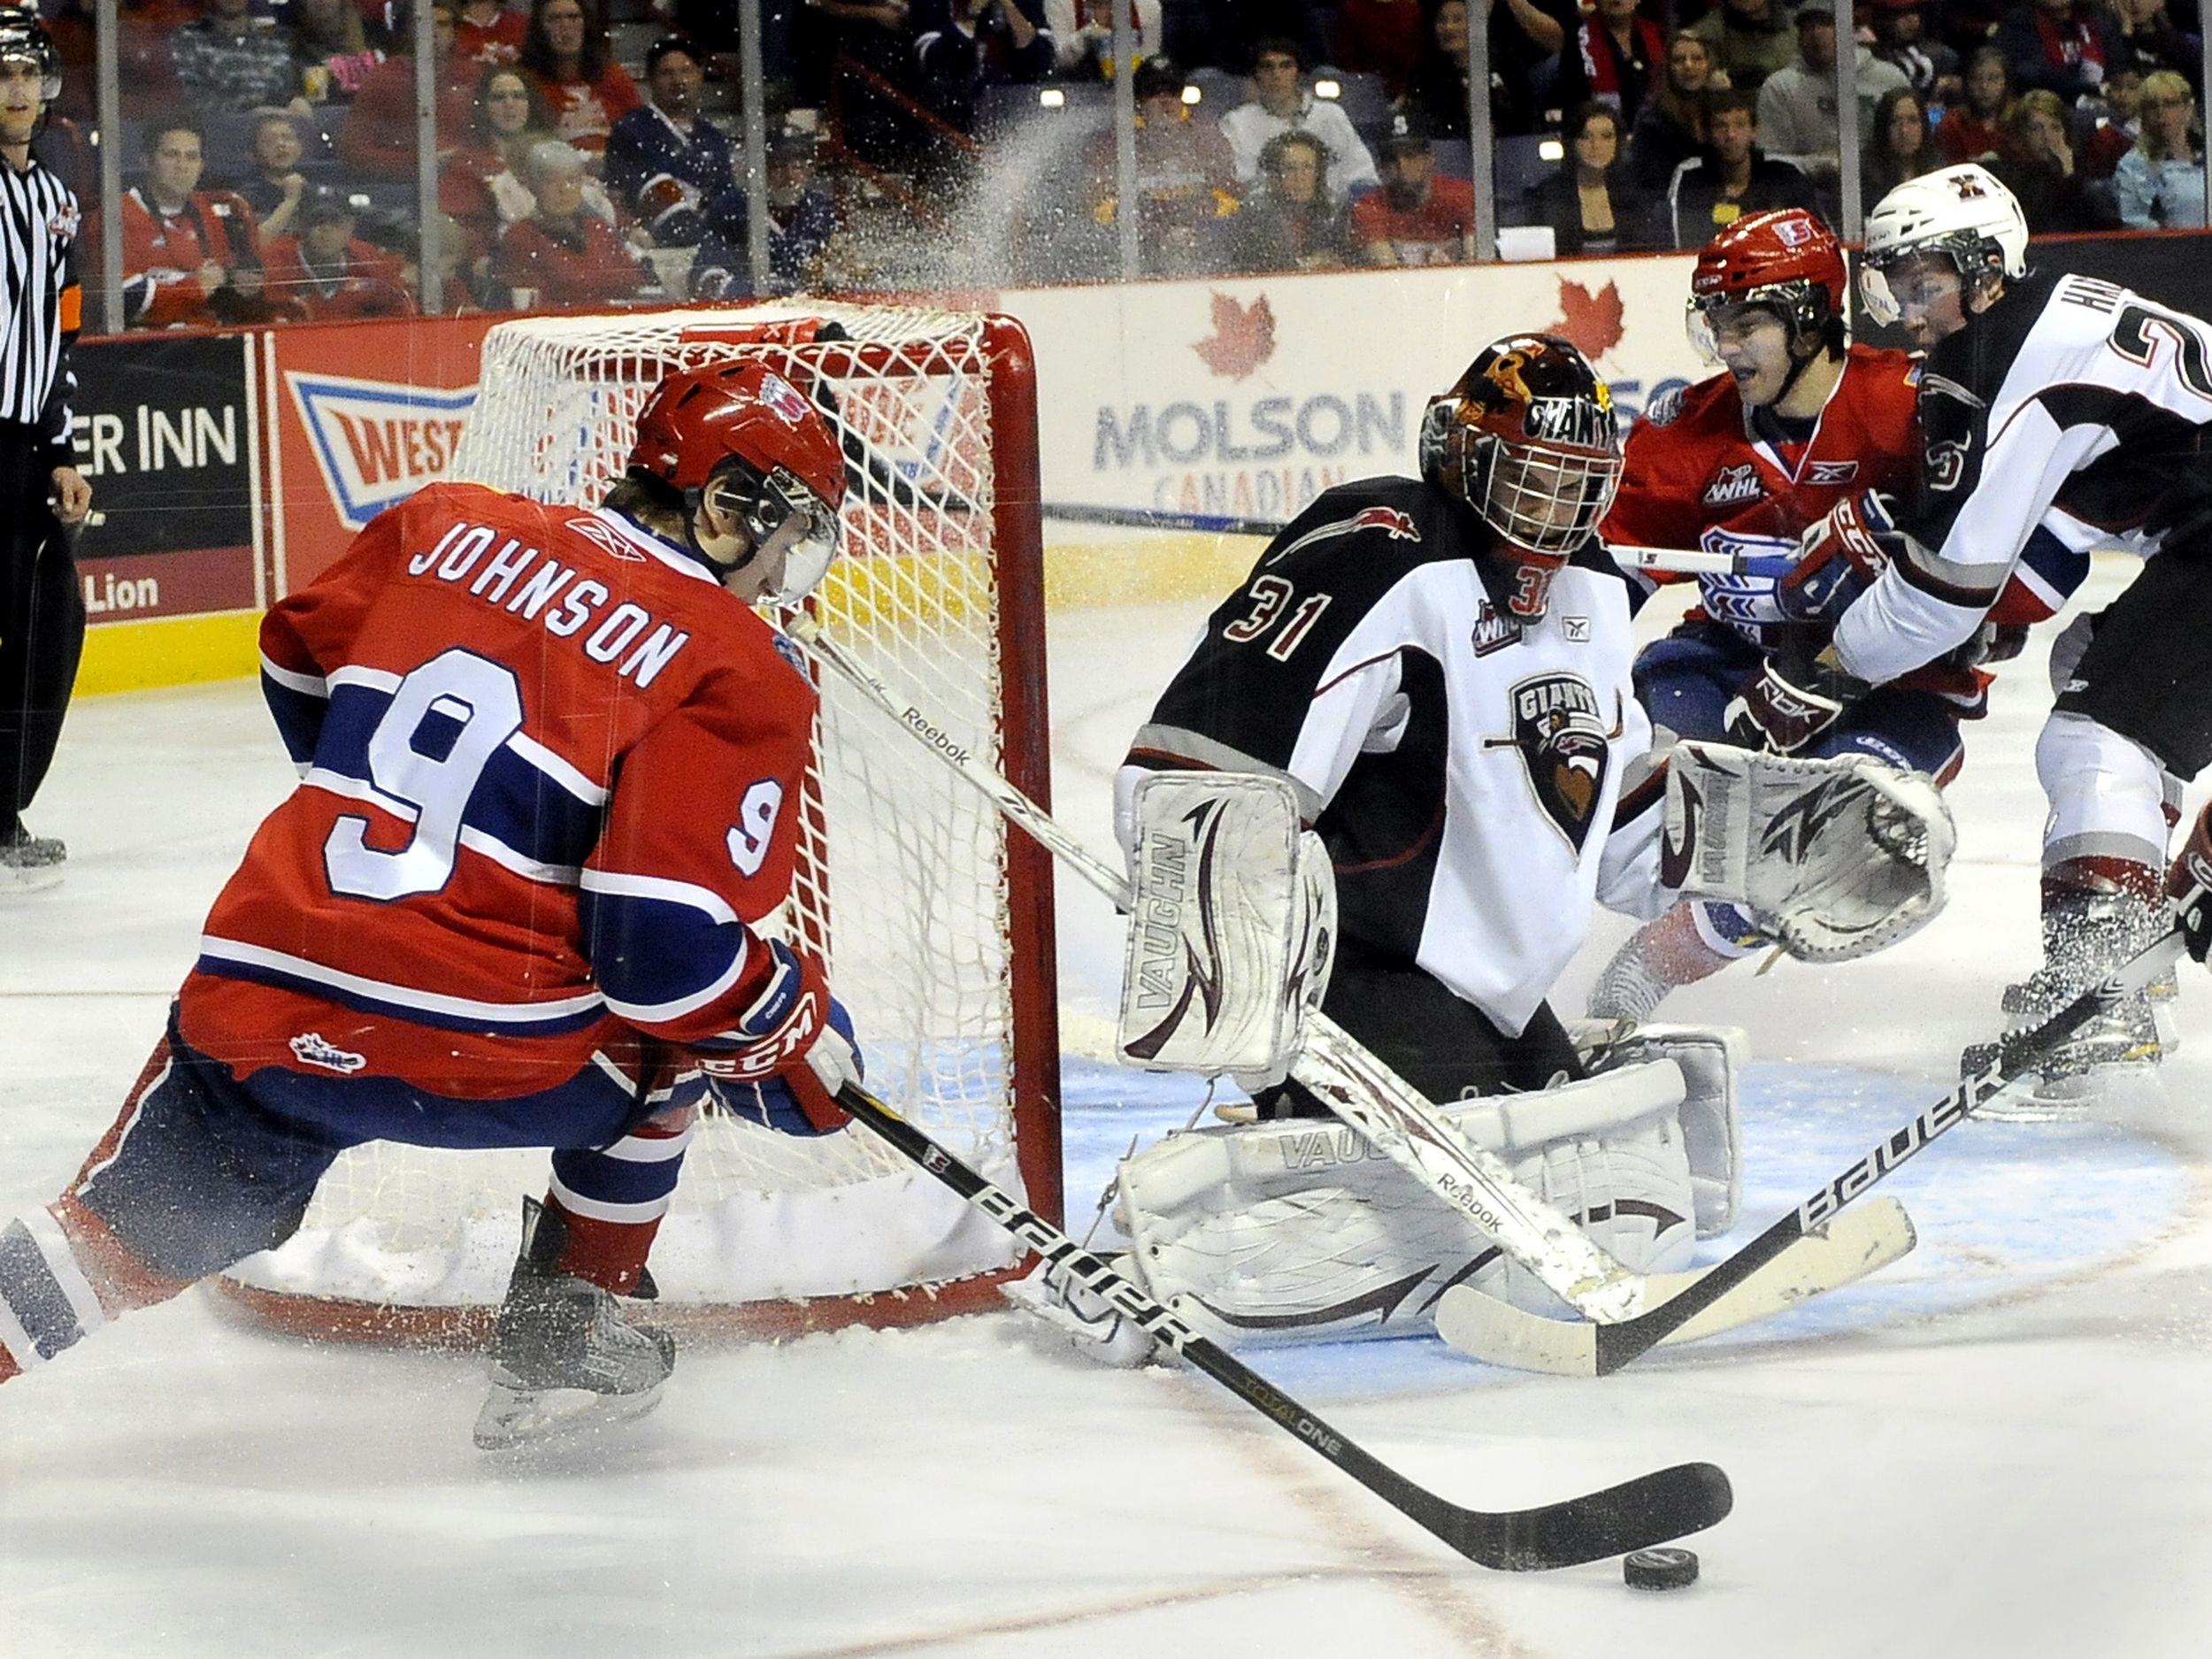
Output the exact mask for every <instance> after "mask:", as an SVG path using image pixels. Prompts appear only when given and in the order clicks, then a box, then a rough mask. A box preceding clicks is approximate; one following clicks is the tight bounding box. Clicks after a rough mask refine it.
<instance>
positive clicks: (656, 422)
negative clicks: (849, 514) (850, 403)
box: [630, 360, 845, 604]
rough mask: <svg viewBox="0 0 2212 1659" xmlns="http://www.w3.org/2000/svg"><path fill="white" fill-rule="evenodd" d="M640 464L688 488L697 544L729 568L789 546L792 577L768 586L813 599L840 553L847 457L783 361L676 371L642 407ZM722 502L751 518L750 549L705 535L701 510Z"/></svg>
mask: <svg viewBox="0 0 2212 1659" xmlns="http://www.w3.org/2000/svg"><path fill="white" fill-rule="evenodd" d="M630 470H631V471H632V472H642V473H645V474H646V475H648V476H649V477H652V478H656V479H658V480H660V481H661V482H662V483H664V484H667V485H669V486H671V487H672V488H675V489H677V490H680V491H681V492H682V494H683V497H684V504H685V511H686V521H687V525H688V526H689V527H690V533H691V540H692V545H693V546H694V547H695V548H696V549H698V551H699V553H700V555H701V556H702V557H704V558H705V559H706V560H707V562H708V563H709V564H710V565H713V566H714V568H715V569H716V570H717V571H718V572H721V573H722V574H724V575H728V574H730V573H731V572H734V571H738V570H741V569H743V568H745V567H746V566H747V565H750V564H752V563H753V562H754V561H755V560H756V559H757V558H760V557H764V556H767V557H772V556H773V555H774V554H776V553H778V552H781V553H783V555H784V580H783V582H782V583H781V585H780V587H779V588H777V590H776V591H775V593H774V594H772V595H768V596H769V597H772V598H776V599H779V600H780V601H782V602H783V603H787V604H788V603H795V602H796V601H798V600H800V599H803V598H804V597H805V596H806V595H807V594H808V593H809V592H810V590H811V589H812V588H813V587H814V584H815V583H816V582H818V581H819V580H821V579H822V574H823V572H825V571H826V570H827V569H828V568H829V562H830V560H831V559H832V558H833V557H835V555H836V552H837V544H838V539H839V521H838V510H839V508H840V507H841V506H842V505H843V504H844V500H845V457H844V454H843V452H842V451H841V449H839V447H838V442H837V437H836V434H834V433H833V432H832V431H831V430H830V426H829V423H828V421H826V420H825V419H823V417H822V412H821V411H820V410H818V409H817V408H816V407H815V406H814V404H813V403H811V402H810V401H809V399H808V398H807V396H806V394H805V393H804V392H803V391H801V390H800V389H799V388H798V387H797V386H795V385H794V384H793V383H792V381H791V380H789V379H788V378H787V377H786V375H785V374H784V373H780V372H779V371H778V370H777V369H774V368H772V367H770V366H768V365H765V364H763V363H761V362H759V361H757V360H750V361H744V362H736V363H725V364H718V365H715V366H714V367H712V368H706V369H687V370H684V371H682V372H680V373H675V374H672V375H670V376H668V378H667V379H665V380H663V381H662V382H661V383H660V384H659V385H658V386H657V387H656V388H653V395H652V396H651V397H649V398H648V399H647V400H646V403H645V407H644V409H643V410H642V411H641V412H640V413H639V415H638V421H637V441H636V442H635V444H634V446H633V447H632V449H631V450H630ZM705 502H712V503H715V504H716V506H717V507H718V510H720V511H722V512H723V513H725V514H726V515H729V516H733V517H735V518H737V519H739V521H740V522H741V523H742V524H743V525H744V526H745V529H746V533H747V534H748V536H749V539H750V543H751V545H750V549H749V550H745V551H736V549H729V550H730V551H735V552H736V557H723V555H724V553H725V550H726V549H724V548H723V547H721V546H719V545H716V546H709V545H706V544H705V543H703V541H702V540H701V534H700V529H699V524H698V515H699V508H700V506H701V504H702V503H705Z"/></svg>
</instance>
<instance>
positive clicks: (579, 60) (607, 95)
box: [520, 0, 645, 158]
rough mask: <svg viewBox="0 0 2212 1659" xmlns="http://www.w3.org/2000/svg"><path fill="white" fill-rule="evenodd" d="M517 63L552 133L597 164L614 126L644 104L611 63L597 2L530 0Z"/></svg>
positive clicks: (627, 74)
mask: <svg viewBox="0 0 2212 1659" xmlns="http://www.w3.org/2000/svg"><path fill="white" fill-rule="evenodd" d="M520 61H521V64H522V66H523V67H524V68H525V69H526V70H528V71H529V72H530V73H531V74H532V76H533V77H534V78H535V79H536V81H537V83H538V94H539V96H541V97H542V98H544V100H545V107H546V109H547V111H549V113H550V114H551V115H552V118H553V130H554V131H555V132H556V133H557V134H559V135H560V136H561V137H562V138H564V139H565V140H566V141H567V142H569V143H570V144H571V145H572V146H573V147H574V148H575V149H576V150H579V151H580V152H582V153H583V154H584V155H586V156H588V157H593V158H596V157H598V155H599V153H600V151H602V150H604V149H605V148H606V147H607V134H609V133H611V132H612V131H613V130H614V124H615V123H616V122H617V121H618V120H620V119H622V118H623V117H624V116H626V115H627V114H628V113H629V112H630V111H632V110H634V109H637V108H638V107H640V106H641V104H644V102H645V98H644V96H643V95H642V94H641V93H640V92H639V91H638V89H637V82H636V81H633V80H631V79H630V72H629V71H628V70H626V69H625V68H624V67H623V66H622V65H620V64H618V63H617V62H615V60H614V50H613V48H612V47H611V46H610V45H609V44H608V42H607V26H606V24H605V22H604V21H603V19H602V18H601V15H600V13H599V12H598V10H597V4H596V0H533V4H532V5H531V8H530V33H529V36H528V38H527V39H526V41H525V42H523V48H522V58H521V59H520Z"/></svg>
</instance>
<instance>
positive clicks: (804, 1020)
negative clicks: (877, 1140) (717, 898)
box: [700, 939, 861, 1131]
mask: <svg viewBox="0 0 2212 1659" xmlns="http://www.w3.org/2000/svg"><path fill="white" fill-rule="evenodd" d="M764 949H766V950H767V952H768V953H769V956H771V958H772V967H771V971H770V972H769V976H768V983H767V985H766V987H764V989H763V990H762V991H761V993H760V995H758V996H757V997H756V998H754V1000H753V1005H752V1006H751V1007H750V1008H749V1009H748V1010H745V1013H744V1014H743V1015H742V1016H741V1018H739V1020H738V1022H737V1024H736V1025H734V1026H733V1027H732V1028H731V1029H730V1030H728V1031H726V1032H724V1033H721V1035H720V1036H719V1037H718V1038H717V1039H714V1040H712V1041H709V1042H707V1043H703V1044H702V1045H701V1048H702V1049H703V1052H702V1054H701V1056H700V1069H701V1070H702V1071H704V1072H705V1073H706V1074H707V1076H708V1078H709V1079H710V1083H711V1084H713V1085H714V1086H717V1087H719V1088H721V1089H722V1090H723V1091H724V1092H725V1093H726V1094H741V1093H742V1091H741V1090H738V1089H733V1088H731V1087H729V1086H731V1085H744V1084H757V1085H760V1086H762V1087H763V1089H764V1098H765V1090H766V1087H767V1086H769V1085H771V1084H773V1085H774V1087H776V1088H778V1089H780V1090H781V1091H783V1092H784V1093H785V1094H787V1095H788V1096H789V1098H790V1099H791V1100H792V1101H793V1102H795V1103H796V1105H797V1107H798V1110H799V1111H800V1113H801V1114H802V1115H803V1117H804V1118H805V1119H806V1121H807V1122H808V1123H810V1124H811V1125H813V1126H814V1127H815V1128H816V1129H817V1130H821V1131H828V1130H832V1129H841V1128H842V1127H844V1125H845V1124H846V1123H847V1122H848V1121H849V1115H848V1114H847V1112H846V1111H845V1110H844V1108H842V1107H841V1106H840V1105H838V1103H837V1102H836V1099H835V1098H834V1097H835V1095H836V1093H837V1091H838V1090H839V1089H841V1088H842V1087H844V1086H845V1085H846V1084H848V1083H857V1082H858V1081H860V1078H861V1065H860V1050H859V1048H857V1046H856V1044H855V1043H854V1041H853V1039H852V1022H851V1020H850V1018H846V1019H844V1020H843V1021H842V1024H840V1020H839V1018H838V1017H839V1016H840V1015H841V1014H843V1013H844V1010H843V1009H842V1008H841V1007H840V1006H839V1004H838V1003H837V1002H836V1001H835V1000H834V999H833V997H832V996H831V995H830V994H829V986H828V985H827V983H826V981H825V980H824V979H823V975H822V964H821V961H820V959H819V958H818V957H816V956H800V955H799V954H798V953H797V952H795V951H794V950H793V949H791V947H790V946H788V945H787V944H785V943H784V942H783V941H781V940H777V939H772V940H768V941H765V942H764Z"/></svg>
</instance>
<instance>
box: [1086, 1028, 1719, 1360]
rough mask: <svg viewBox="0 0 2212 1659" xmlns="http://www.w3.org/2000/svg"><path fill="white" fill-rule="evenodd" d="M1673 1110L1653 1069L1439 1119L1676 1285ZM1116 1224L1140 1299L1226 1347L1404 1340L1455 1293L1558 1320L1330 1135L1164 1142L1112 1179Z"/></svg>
mask: <svg viewBox="0 0 2212 1659" xmlns="http://www.w3.org/2000/svg"><path fill="white" fill-rule="evenodd" d="M1682 1098H1683V1084H1682V1074H1681V1072H1680V1071H1678V1069H1677V1068H1676V1067H1675V1066H1674V1065H1673V1064H1668V1063H1664V1062H1661V1063H1658V1064H1648V1065H1636V1066H1624V1067H1623V1068H1622V1069H1621V1070H1620V1071H1617V1072H1613V1073H1609V1074H1608V1075H1606V1076H1604V1077H1599V1078H1593V1079H1585V1080H1583V1081H1580V1082H1577V1083H1571V1084H1567V1085H1564V1086H1563V1087H1559V1088H1556V1089H1550V1090H1544V1091H1541V1092H1538V1093H1533V1094H1522V1095H1512V1096H1505V1097H1500V1098H1493V1099H1487V1100H1479V1101H1469V1102H1460V1103H1458V1104H1456V1105H1454V1106H1449V1107H1446V1108H1444V1109H1443V1111H1444V1116H1445V1117H1446V1118H1447V1119H1448V1120H1449V1121H1451V1122H1452V1123H1453V1124H1454V1125H1455V1127H1457V1128H1458V1129H1459V1130H1460V1132H1461V1133H1463V1134H1465V1135H1466V1136H1467V1137H1468V1138H1469V1139H1470V1140H1471V1141H1478V1142H1480V1143H1481V1144H1483V1145H1485V1146H1486V1147H1489V1148H1492V1149H1494V1150H1498V1151H1501V1152H1502V1153H1504V1154H1505V1155H1506V1156H1508V1158H1509V1162H1510V1163H1511V1165H1512V1169H1513V1173H1514V1174H1515V1176H1516V1177H1517V1179H1520V1180H1522V1181H1523V1182H1524V1183H1525V1184H1526V1185H1528V1186H1529V1187H1532V1188H1534V1189H1535V1190H1537V1191H1538V1192H1540V1193H1541V1194H1543V1195H1544V1196H1545V1197H1546V1198H1547V1199H1548V1200H1549V1201H1550V1202H1554V1203H1555V1204H1558V1205H1560V1206H1561V1207H1563V1209H1565V1210H1567V1211H1568V1212H1569V1213H1570V1214H1573V1215H1576V1216H1577V1217H1579V1218H1583V1219H1584V1222H1585V1226H1586V1231H1588V1232H1589V1233H1590V1235H1591V1236H1592V1237H1593V1238H1594V1240H1596V1241H1597V1242H1598V1244H1599V1245H1600V1246H1601V1248H1605V1249H1606V1250H1608V1251H1609V1252H1610V1253H1612V1254H1613V1255H1615V1256H1617V1257H1618V1258H1619V1259H1620V1260H1621V1261H1622V1262H1623V1263H1624V1264H1626V1265H1627V1266H1629V1267H1631V1268H1632V1269H1636V1270H1638V1271H1672V1270H1673V1269H1674V1268H1676V1267H1678V1266H1679V1265H1682V1264H1685V1263H1686V1262H1687V1260H1688V1256H1689V1249H1690V1245H1691V1240H1692V1236H1693V1233H1694V1226H1693V1224H1692V1220H1691V1217H1692V1214H1693V1211H1694V1206H1695V1200H1694V1193H1693V1189H1692V1187H1691V1184H1690V1173H1689V1164H1688V1159H1687V1156H1686V1149H1685V1147H1684V1144H1683V1138H1682V1131H1681V1127H1680V1125H1679V1123H1678V1121H1677V1118H1676V1112H1677V1109H1678V1106H1679V1104H1680V1102H1681V1100H1682ZM1116 1214H1117V1219H1118V1221H1119V1223H1120V1225H1121V1226H1122V1229H1123V1231H1124V1232H1125V1233H1127V1235H1128V1236H1129V1238H1130V1240H1132V1248H1131V1252H1130V1256H1129V1265H1130V1267H1131V1269H1132V1271H1133V1272H1135V1273H1136V1274H1137V1275H1138V1276H1139V1277H1140V1278H1141V1279H1142V1281H1143V1283H1144V1284H1145V1286H1146V1288H1147V1289H1148V1290H1149V1291H1150V1292H1151V1294H1153V1295H1154V1296H1156V1297H1157V1298H1159V1299H1160V1300H1161V1301H1164V1302H1171V1304H1172V1305H1173V1306H1174V1307H1175V1309H1176V1310H1177V1312H1178V1313H1179V1314H1180V1315H1181V1316H1182V1317H1185V1318H1186V1319H1187V1320H1188V1321H1189V1322H1190V1323H1191V1324H1192V1325H1194V1326H1196V1327H1197V1328H1198V1329H1199V1330H1201V1331H1202V1332H1203V1333H1205V1334H1207V1335H1208V1336H1210V1337H1212V1338H1213V1339H1214V1340H1217V1341H1219V1342H1221V1343H1223V1344H1224V1345H1247V1346H1248V1345H1253V1344H1263V1343H1279V1342H1286V1341H1297V1340H1316V1339H1343V1338H1347V1337H1355V1336H1387V1335H1399V1334H1405V1333H1410V1332H1414V1331H1418V1330H1421V1329H1425V1327H1426V1325H1428V1323H1429V1321H1430V1320H1431V1319H1432V1317H1433V1314H1434V1309H1435V1304H1436V1302H1437V1299H1438V1298H1439V1297H1440V1295H1441V1294H1442V1293H1443V1291H1444V1290H1445V1289H1446V1288H1447V1287H1448V1286H1450V1285H1453V1284H1468V1283H1472V1284H1476V1285H1479V1286H1482V1287H1484V1288H1486V1289H1489V1290H1491V1291H1492V1292H1493V1293H1494V1294H1504V1295H1507V1296H1509V1297H1510V1298H1511V1299H1513V1300H1515V1301H1516V1302H1522V1303H1525V1304H1526V1305H1529V1306H1531V1307H1532V1308H1536V1309H1541V1310H1546V1311H1551V1310H1555V1309H1556V1308H1557V1306H1558V1304H1557V1302H1556V1301H1555V1299H1554V1298H1553V1296H1552V1295H1551V1293H1550V1292H1549V1291H1548V1290H1546V1289H1544V1288H1543V1286H1541V1285H1540V1283H1539V1282H1538V1281H1537V1280H1535V1279H1533V1277H1532V1276H1530V1275H1528V1274H1526V1273H1525V1271H1523V1270H1521V1269H1520V1268H1518V1267H1517V1266H1515V1265H1512V1264H1511V1263H1510V1262H1509V1258H1508V1257H1506V1256H1504V1254H1503V1253H1502V1251H1501V1250H1500V1249H1499V1248H1497V1247H1496V1246H1495V1245H1494V1244H1492V1243H1490V1242H1489V1241H1488V1240H1485V1239H1483V1238H1482V1237H1481V1235H1479V1233H1474V1232H1472V1231H1471V1230H1470V1228H1469V1227H1468V1225H1467V1224H1466V1222H1465V1221H1464V1219H1463V1218H1462V1217H1459V1216H1457V1215H1455V1213H1454V1212H1453V1211H1452V1210H1449V1209H1448V1208H1447V1207H1446V1206H1444V1205H1443V1204H1440V1203H1439V1202H1437V1201H1436V1199H1435V1197H1434V1195H1433V1194H1430V1193H1429V1192H1428V1191H1427V1190H1426V1189H1425V1188H1424V1187H1422V1186H1420V1185H1419V1184H1418V1183H1417V1181H1416V1180H1415V1179H1413V1178H1412V1177H1410V1176H1409V1175H1408V1174H1407V1173H1406V1172H1405V1171H1402V1170H1401V1169H1400V1168H1399V1167H1398V1166H1397V1165H1396V1164H1393V1163H1391V1162H1390V1161H1389V1160H1387V1159H1386V1158H1385V1157H1384V1156H1382V1155H1381V1154H1380V1153H1379V1152H1377V1151H1375V1149H1374V1148H1372V1147H1371V1146H1369V1145H1368V1143H1367V1142H1366V1141H1365V1140H1364V1139H1363V1137H1361V1136H1360V1134H1359V1133H1357V1132H1356V1130H1354V1129H1352V1128H1350V1127H1349V1126H1348V1125H1340V1124H1332V1123H1319V1122H1313V1121H1310V1120H1293V1121H1288V1122H1281V1123H1267V1124H1257V1125H1250V1126H1248V1127H1242V1128H1237V1129H1228V1130H1202V1131H1197V1132H1194V1133H1188V1134H1182V1135H1175V1136H1171V1137H1170V1138H1169V1139H1168V1140H1166V1141H1162V1142H1159V1143H1158V1144H1156V1145H1155V1146H1152V1147H1149V1148H1146V1149H1145V1150H1143V1151H1142V1152H1140V1153H1138V1154H1137V1155H1136V1156H1133V1157H1132V1158H1130V1159H1128V1160H1127V1161H1125V1163H1124V1164H1123V1165H1122V1168H1121V1179H1120V1199H1119V1202H1118V1210H1117V1212H1116Z"/></svg>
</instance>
